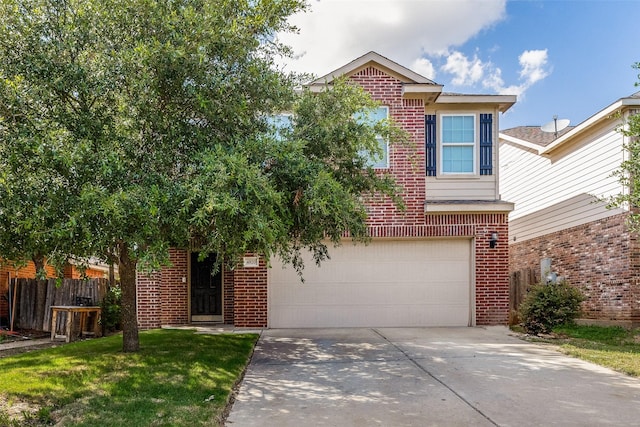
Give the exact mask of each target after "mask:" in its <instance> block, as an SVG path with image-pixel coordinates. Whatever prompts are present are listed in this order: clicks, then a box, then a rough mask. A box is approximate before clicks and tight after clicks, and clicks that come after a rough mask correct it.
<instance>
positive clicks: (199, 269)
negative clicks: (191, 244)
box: [191, 252, 222, 322]
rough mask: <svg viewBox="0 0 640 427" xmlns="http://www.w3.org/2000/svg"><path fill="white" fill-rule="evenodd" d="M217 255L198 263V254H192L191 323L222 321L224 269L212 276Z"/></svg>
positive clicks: (211, 255)
mask: <svg viewBox="0 0 640 427" xmlns="http://www.w3.org/2000/svg"><path fill="white" fill-rule="evenodd" d="M215 261H216V255H215V254H210V255H209V256H208V257H207V258H205V259H204V260H202V261H198V253H197V252H192V253H191V321H192V322H221V321H222V268H220V269H219V271H218V272H217V273H216V274H214V275H211V271H212V269H213V265H214V263H215Z"/></svg>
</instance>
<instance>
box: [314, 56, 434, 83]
mask: <svg viewBox="0 0 640 427" xmlns="http://www.w3.org/2000/svg"><path fill="white" fill-rule="evenodd" d="M369 66H374V67H375V68H378V69H380V70H381V71H384V72H385V73H387V74H389V75H391V76H393V77H395V78H397V79H398V80H400V81H401V82H402V83H409V84H412V83H413V84H426V85H433V86H439V87H442V86H441V85H439V84H437V83H436V82H434V81H433V80H430V79H428V78H426V77H424V76H421V75H420V74H418V73H416V72H415V71H411V70H410V69H408V68H406V67H403V66H402V65H400V64H398V63H397V62H394V61H392V60H390V59H389V58H386V57H384V56H382V55H380V54H379V53H377V52H374V51H371V52H369V53H366V54H364V55H362V56H361V57H359V58H356V59H354V60H353V61H351V62H349V63H348V64H346V65H343V66H342V67H340V68H338V69H337V70H333V71H331V72H330V73H328V74H326V75H324V76H322V77H320V78H318V79H315V80H314V81H312V82H311V83H310V84H309V85H310V86H314V85H325V84H327V83H331V82H332V81H333V80H335V79H336V78H339V77H342V76H350V75H352V74H355V73H357V72H358V71H360V70H362V69H364V68H366V67H369Z"/></svg>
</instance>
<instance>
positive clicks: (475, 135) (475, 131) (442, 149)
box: [438, 113, 479, 177]
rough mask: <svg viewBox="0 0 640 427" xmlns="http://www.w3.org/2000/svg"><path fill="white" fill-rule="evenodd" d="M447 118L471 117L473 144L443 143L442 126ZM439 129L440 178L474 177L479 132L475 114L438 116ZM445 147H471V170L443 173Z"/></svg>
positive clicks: (476, 166) (476, 165)
mask: <svg viewBox="0 0 640 427" xmlns="http://www.w3.org/2000/svg"><path fill="white" fill-rule="evenodd" d="M447 117H471V118H472V119H473V142H445V141H444V140H445V138H444V132H445V126H444V122H445V118H447ZM439 125H440V126H439V127H440V129H439V130H438V137H439V138H438V139H439V141H438V142H439V147H438V154H439V157H440V159H438V168H439V174H440V175H442V176H446V177H452V176H456V175H458V176H465V177H469V176H475V175H477V174H478V144H479V139H478V138H479V132H478V118H477V114H475V113H445V114H440V120H439ZM445 147H471V152H472V156H473V158H472V160H471V164H472V170H471V171H466V172H447V171H445V166H444V165H445V154H444V152H445Z"/></svg>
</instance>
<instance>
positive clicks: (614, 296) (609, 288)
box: [509, 214, 640, 323]
mask: <svg viewBox="0 0 640 427" xmlns="http://www.w3.org/2000/svg"><path fill="white" fill-rule="evenodd" d="M625 218H626V215H625V214H620V215H615V216H612V217H609V218H606V219H603V220H599V221H596V222H591V223H588V224H584V225H580V226H577V227H572V228H568V229H566V230H562V231H559V232H556V233H552V234H548V235H545V236H542V237H537V238H535V239H529V240H526V241H523V242H517V243H514V244H512V245H511V246H510V252H511V253H510V259H509V270H510V271H511V272H514V271H519V270H523V269H527V268H531V269H534V270H536V271H539V269H540V260H541V259H542V258H551V260H552V261H551V269H552V271H555V272H557V273H558V274H559V275H561V276H563V277H564V278H565V279H566V280H567V282H568V283H570V284H572V285H574V286H577V287H579V288H580V289H581V290H582V292H583V293H584V294H585V296H586V297H587V300H586V301H585V302H584V303H583V316H582V317H584V318H586V319H595V320H614V321H621V322H633V323H638V322H640V283H639V276H638V268H639V267H640V256H639V253H638V242H637V236H635V235H634V234H632V233H630V232H629V230H628V228H627V226H626V225H625Z"/></svg>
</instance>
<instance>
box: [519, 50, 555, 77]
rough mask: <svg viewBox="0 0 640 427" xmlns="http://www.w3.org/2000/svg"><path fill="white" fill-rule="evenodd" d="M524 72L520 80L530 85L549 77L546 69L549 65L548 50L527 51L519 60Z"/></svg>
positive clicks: (521, 73)
mask: <svg viewBox="0 0 640 427" xmlns="http://www.w3.org/2000/svg"><path fill="white" fill-rule="evenodd" d="M518 60H519V61H520V65H521V66H522V70H521V71H520V78H521V79H522V80H524V81H525V82H527V83H529V84H534V83H535V82H537V81H540V80H542V79H544V78H545V77H547V76H548V75H549V71H548V70H546V69H545V67H546V65H547V49H544V50H526V51H524V52H523V53H522V55H520V57H519V58H518Z"/></svg>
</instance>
